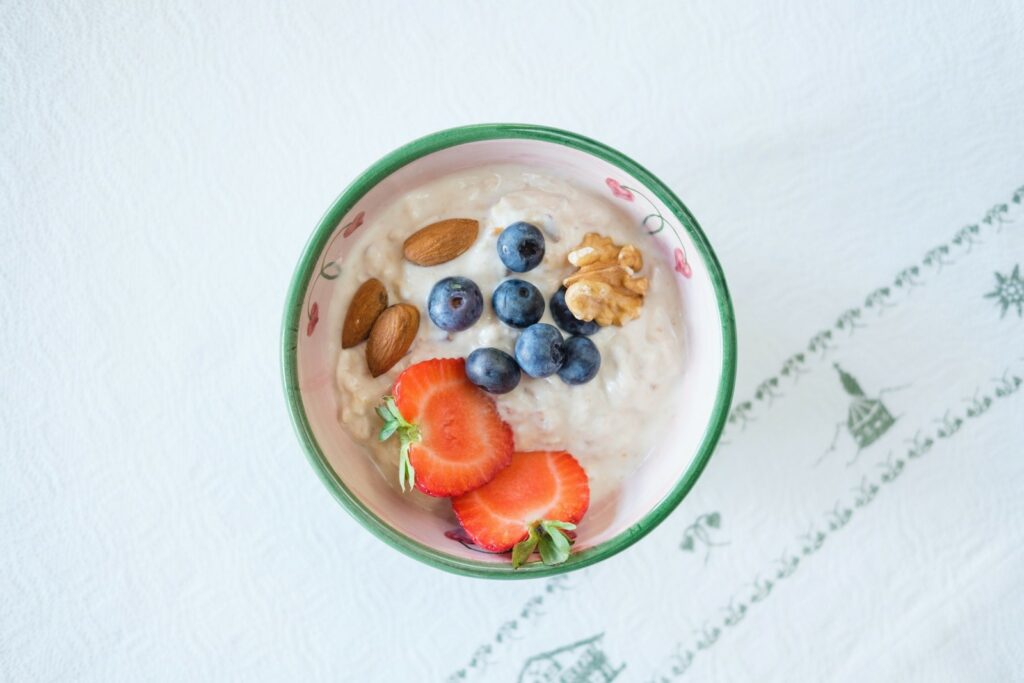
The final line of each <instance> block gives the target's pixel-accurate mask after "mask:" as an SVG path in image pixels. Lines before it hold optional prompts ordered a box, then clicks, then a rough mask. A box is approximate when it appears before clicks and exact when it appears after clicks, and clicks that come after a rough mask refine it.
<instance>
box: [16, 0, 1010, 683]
mask: <svg viewBox="0 0 1024 683" xmlns="http://www.w3.org/2000/svg"><path fill="white" fill-rule="evenodd" d="M1022 56H1024V6H1022V5H1021V4H1020V3H1019V2H1013V1H1011V0H1004V1H1001V2H986V3H957V2H934V3H926V2H897V3H888V2H867V3H864V2H847V3H835V2H830V3H784V2H775V1H772V2H761V1H758V2H745V3H743V2H741V3H733V4H731V5H728V6H727V5H726V4H723V3H719V2H705V1H696V2H665V3H657V4H656V3H619V2H614V3H613V2H600V3H598V2H587V3H541V2H536V3H504V4H498V3H468V2H453V3H443V4H442V3H417V4H416V5H415V6H413V3H393V2H392V3H388V2H359V3H328V2H308V3H298V2H292V3H286V2H253V3H248V2H245V3H243V2H238V3H199V2H180V3H171V2H166V3H164V2H150V3H123V2H122V3H119V2H115V3H84V2H43V1H39V2H25V1H22V2H18V1H14V2H5V3H3V4H2V5H0V128H2V134H0V304H2V306H0V311H2V314H0V350H2V355H3V358H4V363H3V375H2V378H3V379H2V392H0V439H2V441H0V444H2V449H0V678H2V679H6V680H18V681H20V680H72V679H77V680H98V681H99V680H102V681H111V680H126V681H127V680H211V681H212V680H218V681H220V680H239V679H244V680H325V681H326V680H330V681H337V680H344V681H421V680H422V681H426V680H436V681H499V682H500V681H517V680H518V681H530V682H534V681H554V680H561V681H569V682H577V681H584V680H586V681H607V680H611V679H612V678H616V677H617V680H620V681H663V680H669V681H676V680H695V681H703V680H723V681H733V680H758V681H769V680H771V681H775V680H777V681H794V680H807V681H811V680H823V679H830V680H841V681H863V680H894V681H897V680H898V681H905V680H920V681H941V680H1012V679H1016V680H1021V679H1024V640H1022V638H1021V627H1022V621H1021V614H1024V588H1022V585H1024V582H1022V579H1024V550H1022V548H1024V524H1022V523H1021V520H1022V519H1024V496H1022V495H1021V493H1022V491H1024V458H1022V457H1021V453H1022V450H1024V391H1021V390H1020V388H1021V387H1020V383H1021V378H1024V314H1022V311H1021V308H1020V305H1019V304H1018V303H1016V302H1017V301H1018V299H1016V298H1015V297H1016V296H1019V294H1018V292H1019V291H1020V290H1019V289H1015V287H1016V285H1014V282H1015V279H1019V278H1024V274H1022V273H1021V271H1020V270H1016V269H1018V268H1020V269H1024V189H1021V188H1024V66H1022ZM481 121H524V122H536V123H544V124H548V125H555V126H559V127H564V128H568V129H571V130H575V131H578V132H581V133H584V134H586V135H589V136H592V137H595V138H597V139H600V140H603V141H605V142H607V143H609V144H611V145H612V146H614V147H617V148H619V149H621V150H623V151H624V152H626V153H627V154H629V155H631V156H634V157H635V158H636V159H638V160H639V161H640V162H641V163H643V164H645V165H647V166H648V167H649V168H651V169H652V170H653V171H654V172H655V173H657V174H658V175H660V176H661V177H662V178H663V179H664V180H665V181H666V182H668V183H669V184H670V185H671V186H673V187H674V188H675V189H676V190H677V192H678V193H679V195H680V196H681V197H682V198H683V199H684V201H686V202H687V203H688V205H689V206H690V208H691V209H692V210H693V211H694V213H695V214H696V215H697V217H698V218H699V220H700V221H701V223H702V224H703V226H704V228H705V230H706V231H707V233H708V234H709V236H710V238H711V240H712V242H713V244H714V245H715V248H716V249H717V251H718V255H719V256H720V258H721V261H722V263H723V265H724V268H725V270H726V273H727V276H728V278H729V283H730V286H731V290H732V293H733V296H734V300H735V304H736V316H737V320H738V324H739V339H740V367H739V377H738V382H737V391H736V403H735V404H734V405H735V408H734V411H733V413H732V419H731V421H730V424H729V428H728V430H727V433H726V435H725V437H724V443H723V445H722V446H721V447H720V449H719V450H718V451H717V453H716V454H715V456H714V457H713V458H712V460H711V464H710V466H709V467H708V469H707V471H706V473H705V475H704V477H703V478H702V480H701V481H700V483H699V484H698V486H697V487H696V488H695V489H694V491H693V493H692V494H691V495H690V496H689V497H688V498H687V499H686V500H685V501H684V502H683V504H682V505H681V506H680V507H679V508H678V510H677V511H676V512H675V513H674V514H673V515H672V516H671V517H670V518H669V519H668V520H667V521H666V522H665V523H664V524H663V525H662V526H661V527H659V528H658V530H657V531H656V532H654V533H653V534H651V536H649V537H648V538H646V539H645V540H644V541H643V542H641V543H640V544H638V545H637V546H635V547H633V548H631V549H630V550H629V551H627V552H626V553H624V554H622V555H619V556H617V557H615V558H613V559H611V560H609V561H607V562H604V563H602V564H600V565H598V566H595V567H592V568H589V569H587V570H584V571H581V572H578V573H574V574H571V575H568V576H565V577H560V578H556V579H552V580H547V581H539V582H512V583H497V582H487V581H480V580H471V579H466V578H460V577H456V576H450V575H447V574H443V573H440V572H438V571H436V570H433V569H430V568H427V567H425V566H422V565H420V564H418V563H416V562H415V561H413V560H410V559H408V558H405V557H404V556H401V555H399V554H397V553H395V552H394V551H392V550H390V549H389V548H388V547H386V546H385V545H383V544H382V543H380V542H379V541H377V540H376V539H375V538H373V537H372V536H371V535H370V534H369V533H367V532H366V531H364V530H363V529H362V528H361V527H360V526H359V525H358V524H357V523H356V522H355V521H353V520H352V519H350V518H349V517H348V516H347V515H346V514H345V513H344V511H343V510H342V509H341V508H340V507H339V506H338V504H337V503H336V502H335V501H334V500H333V499H332V498H331V496H330V495H329V494H328V492H327V491H326V490H325V489H324V487H323V486H322V485H321V484H320V482H319V481H318V480H317V478H316V476H315V475H314V473H313V471H312V470H311V468H310V467H309V465H308V464H307V462H306V461H305V458H304V457H303V455H302V453H301V450H300V448H299V446H298V444H297V442H296V440H295V438H294V436H293V434H292V430H291V427H290V425H289V422H288V418H287V415H286V410H285V407H284V401H283V398H282V390H281V386H280V379H279V374H280V373H279V370H278V330H279V323H280V317H281V312H282V308H283V300H284V294H285V290H286V287H287V284H288V280H289V277H290V275H291V272H292V268H293V266H294V264H295V260H296V258H297V257H298V254H299V252H300V249H301V247H302V245H303V244H304V242H305V240H306V238H307V237H308V235H309V233H310V231H311V230H312V228H313V225H314V224H315V222H316V220H317V219H318V217H319V216H320V214H321V213H322V211H323V210H324V209H325V208H326V207H327V206H328V204H329V203H330V202H331V200H332V199H333V198H334V196H335V195H336V194H337V193H338V192H339V191H340V189H341V188H342V187H343V186H344V185H345V184H346V183H347V182H349V180H351V179H352V178H353V177H354V176H355V174H357V173H359V172H360V171H361V170H363V169H364V168H365V167H366V166H367V165H369V164H370V163H371V162H373V161H374V160H375V159H376V158H378V157H379V156H381V155H382V154H384V153H386V152H387V151H389V150H391V149H392V148H394V147H396V146H398V145H400V144H402V143H404V142H406V141H408V140H410V139H412V138H414V137H417V136H419V135H422V134H425V133H428V132H431V131H434V130H437V129H440V128H445V127H449V126H453V125H458V124H465V123H472V122H481ZM1014 273H1017V275H1016V276H1015V275H1014ZM989 294H992V295H993V296H987V295H989ZM837 368H839V369H841V373H842V374H841V373H840V371H839V370H837ZM833 443H834V448H833V449H832V450H831V451H830V450H829V447H830V446H831V445H832V444H833Z"/></svg>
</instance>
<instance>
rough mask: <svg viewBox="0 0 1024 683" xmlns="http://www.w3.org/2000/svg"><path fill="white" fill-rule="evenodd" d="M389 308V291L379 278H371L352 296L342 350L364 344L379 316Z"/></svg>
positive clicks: (342, 333)
mask: <svg viewBox="0 0 1024 683" xmlns="http://www.w3.org/2000/svg"><path fill="white" fill-rule="evenodd" d="M387 307H388V290H387V289H385V288H384V284H383V283H382V282H381V281H380V280H378V279H377V278H370V279H369V280H367V281H366V282H364V283H363V284H361V285H359V289H357V290H356V293H355V294H353V295H352V303H350V304H349V305H348V312H347V313H346V314H345V324H344V326H343V327H342V328H341V348H343V349H349V348H352V347H353V346H356V345H358V344H361V343H363V342H364V341H365V340H366V338H367V337H369V336H370V329H371V328H372V327H373V323H374V322H375V321H376V320H377V316H379V315H380V314H381V313H383V312H384V309H385V308H387Z"/></svg>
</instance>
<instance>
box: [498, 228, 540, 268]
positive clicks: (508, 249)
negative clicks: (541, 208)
mask: <svg viewBox="0 0 1024 683" xmlns="http://www.w3.org/2000/svg"><path fill="white" fill-rule="evenodd" d="M498 256H499V257H500V258H501V262H502V263H504V264H505V267H506V268H508V269H509V270H512V271H515V272H517V273H525V272H526V271H528V270H533V269H534V268H536V267H537V266H538V265H539V264H540V262H541V260H542V259H543V258H544V235H542V234H541V232H540V230H538V229H537V226H535V225H530V224H529V223H523V222H522V221H520V222H518V223H513V224H512V225H510V226H508V227H507V228H505V229H504V230H502V231H501V235H500V236H499V237H498Z"/></svg>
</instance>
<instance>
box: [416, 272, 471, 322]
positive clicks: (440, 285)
mask: <svg viewBox="0 0 1024 683" xmlns="http://www.w3.org/2000/svg"><path fill="white" fill-rule="evenodd" d="M483 312H484V297H483V295H482V294H481V293H480V288H479V287H477V286H476V283H475V282H473V281H472V280H470V279H469V278H468V277H460V276H457V275H456V276H455V277H446V278H444V279H443V280H439V281H438V282H437V284H435V285H434V288H433V289H431V290H430V298H429V299H427V314H428V315H429V316H430V319H431V320H433V321H434V324H435V325H437V326H438V327H440V328H441V329H442V330H447V331H449V332H461V331H462V330H465V329H468V328H470V327H472V326H473V323H475V322H476V321H477V320H479V319H480V315H481V314H482V313H483Z"/></svg>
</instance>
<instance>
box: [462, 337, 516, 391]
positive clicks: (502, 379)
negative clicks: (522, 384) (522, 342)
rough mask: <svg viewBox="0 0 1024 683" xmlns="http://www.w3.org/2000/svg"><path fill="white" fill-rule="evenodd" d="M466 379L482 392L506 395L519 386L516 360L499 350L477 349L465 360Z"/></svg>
mask: <svg viewBox="0 0 1024 683" xmlns="http://www.w3.org/2000/svg"><path fill="white" fill-rule="evenodd" d="M466 377H469V381H470V382H472V383H473V384H475V385H477V386H478V387H480V388H481V389H483V390H484V391H489V392H491V393H492V394H507V393H508V392H510V391H512V390H513V389H515V388H516V385H518V384H519V378H520V377H521V373H520V372H519V366H518V365H517V364H516V359H515V358H513V357H512V356H510V355H508V354H507V353H505V352H504V351H501V350H499V349H492V348H485V349H477V350H476V351H474V352H473V353H471V354H469V357H468V358H466Z"/></svg>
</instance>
